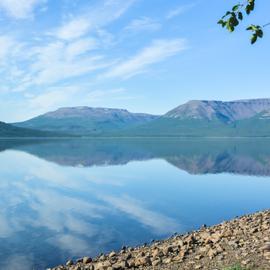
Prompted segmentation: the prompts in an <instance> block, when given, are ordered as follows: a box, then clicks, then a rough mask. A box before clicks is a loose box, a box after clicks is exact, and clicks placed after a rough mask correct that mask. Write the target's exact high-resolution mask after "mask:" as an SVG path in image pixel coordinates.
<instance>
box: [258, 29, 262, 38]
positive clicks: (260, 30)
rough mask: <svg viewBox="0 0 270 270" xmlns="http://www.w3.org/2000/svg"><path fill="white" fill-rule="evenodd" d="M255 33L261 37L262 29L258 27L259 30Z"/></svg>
mask: <svg viewBox="0 0 270 270" xmlns="http://www.w3.org/2000/svg"><path fill="white" fill-rule="evenodd" d="M256 35H257V36H258V37H260V38H262V37H263V31H262V29H259V30H258V31H257V32H256Z"/></svg>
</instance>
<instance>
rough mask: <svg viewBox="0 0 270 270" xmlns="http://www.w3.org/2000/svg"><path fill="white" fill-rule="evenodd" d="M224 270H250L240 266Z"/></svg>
mask: <svg viewBox="0 0 270 270" xmlns="http://www.w3.org/2000/svg"><path fill="white" fill-rule="evenodd" d="M224 270H248V269H246V268H243V267H241V266H240V265H235V266H231V267H228V268H225V269H224Z"/></svg>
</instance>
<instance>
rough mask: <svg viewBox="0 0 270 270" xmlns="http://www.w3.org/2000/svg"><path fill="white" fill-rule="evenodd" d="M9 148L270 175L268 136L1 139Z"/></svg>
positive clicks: (82, 161) (92, 160)
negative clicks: (250, 137)
mask: <svg viewBox="0 0 270 270" xmlns="http://www.w3.org/2000/svg"><path fill="white" fill-rule="evenodd" d="M10 148H12V149H17V150H21V151H24V152H27V153H31V154H33V155H35V156H37V157H40V158H42V159H46V160H48V161H52V162H54V163H57V164H59V165H63V166H73V167H76V166H82V167H91V166H106V165H125V164H127V163H129V162H131V161H142V160H150V159H164V160H166V161H167V162H169V163H170V164H172V165H174V166H176V167H177V168H179V169H181V170H185V171H187V172H188V173H190V174H207V173H210V174H216V173H224V172H227V173H234V174H243V175H256V176H269V175H270V140H268V139H252V140H248V139H238V140H237V139H234V140H225V139H224V140H222V139H216V140H214V139H212V140H210V139H209V140H207V139H204V140H199V139H197V140H196V139H193V140H192V139H190V140H184V139H182V140H181V139H170V140H168V139H118V140H116V139H99V140H97V139H96V140H89V139H80V140H65V141H59V140H58V141H52V140H49V141H45V142H44V141H38V142H32V141H27V140H24V141H16V140H10V141H1V140H0V151H4V150H6V149H10Z"/></svg>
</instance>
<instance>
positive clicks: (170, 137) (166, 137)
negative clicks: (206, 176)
mask: <svg viewBox="0 0 270 270" xmlns="http://www.w3.org/2000/svg"><path fill="white" fill-rule="evenodd" d="M18 139H20V140H28V139H31V140H33V139H35V140H44V139H46V140H63V139H73V140H74V139H270V136H237V137H230V136H228V137H226V136H223V137H220V136H209V137H208V136H207V137H204V136H201V137H200V136H188V137H186V136H183V137H179V136H89V137H88V136H87V137H86V136H74V137H70V136H68V137H0V140H18Z"/></svg>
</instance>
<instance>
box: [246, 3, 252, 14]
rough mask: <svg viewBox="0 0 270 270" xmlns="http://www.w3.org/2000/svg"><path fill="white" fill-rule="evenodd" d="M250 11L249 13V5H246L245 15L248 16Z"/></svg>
mask: <svg viewBox="0 0 270 270" xmlns="http://www.w3.org/2000/svg"><path fill="white" fill-rule="evenodd" d="M250 11H251V9H250V5H247V6H246V13H247V15H249V14H250Z"/></svg>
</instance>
